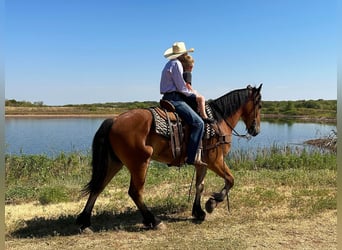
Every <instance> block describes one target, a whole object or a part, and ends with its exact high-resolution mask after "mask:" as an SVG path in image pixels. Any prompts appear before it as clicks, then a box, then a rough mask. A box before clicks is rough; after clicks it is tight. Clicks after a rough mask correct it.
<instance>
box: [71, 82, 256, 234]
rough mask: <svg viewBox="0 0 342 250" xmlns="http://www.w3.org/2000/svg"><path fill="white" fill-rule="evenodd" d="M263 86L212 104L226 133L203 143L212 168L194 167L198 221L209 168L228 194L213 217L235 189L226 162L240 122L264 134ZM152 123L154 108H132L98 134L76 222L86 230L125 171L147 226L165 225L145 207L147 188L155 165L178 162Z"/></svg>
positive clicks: (214, 201)
mask: <svg viewBox="0 0 342 250" xmlns="http://www.w3.org/2000/svg"><path fill="white" fill-rule="evenodd" d="M261 87H262V84H260V86H259V87H258V88H256V87H251V86H250V85H248V86H247V88H244V89H238V90H233V91H231V92H229V93H228V94H226V95H224V96H222V97H219V98H217V99H215V100H210V101H208V102H207V105H209V106H210V108H211V110H212V112H213V116H214V118H215V119H216V121H217V127H218V128H219V130H220V132H221V133H220V135H217V134H216V135H214V136H211V137H210V138H204V139H203V146H204V148H203V156H202V160H204V161H205V162H206V163H207V164H208V165H207V166H206V167H204V166H195V170H196V178H195V179H196V181H195V188H196V194H195V199H194V203H193V208H192V215H193V217H194V218H195V219H197V220H199V221H203V220H204V219H205V216H206V213H205V211H204V210H203V209H202V207H201V196H202V193H203V190H204V177H205V176H206V172H207V169H210V170H212V171H213V172H215V173H216V174H217V175H218V176H220V177H222V178H223V179H224V187H223V189H222V190H221V191H220V192H219V193H214V194H213V195H212V196H211V197H210V198H209V200H208V201H207V203H206V205H205V209H206V211H207V212H208V213H211V212H212V211H213V210H214V208H215V207H216V206H217V205H218V204H219V203H220V202H222V201H223V200H224V197H225V196H226V195H228V192H229V190H230V189H231V188H232V187H233V185H234V177H233V175H232V173H231V170H230V168H229V166H228V165H227V163H226V162H225V161H224V157H225V156H226V155H227V154H228V152H229V151H230V148H231V137H232V134H233V133H236V131H235V129H234V127H235V126H236V125H237V123H238V121H239V120H240V118H241V119H242V120H243V121H244V123H245V125H246V129H247V132H248V134H250V135H251V136H256V135H257V134H258V133H259V132H260V110H261V93H260V92H261ZM152 124H153V116H152V113H151V111H150V110H149V109H133V110H130V111H127V112H125V113H122V114H120V115H119V116H118V117H116V118H110V119H106V120H105V121H103V123H102V124H101V126H100V128H99V129H98V130H97V132H96V134H95V136H94V139H93V144H92V177H91V180H90V181H89V183H88V184H87V185H86V186H85V188H84V189H83V191H84V192H85V193H86V194H89V197H88V200H87V203H86V205H85V207H84V209H83V211H82V212H81V213H80V214H79V215H78V217H77V220H76V223H77V224H78V225H80V230H81V231H82V230H84V229H86V228H87V227H89V226H90V225H91V222H90V218H91V212H92V209H93V207H94V204H95V202H96V199H97V198H98V196H99V195H100V193H101V192H102V191H103V190H104V188H105V187H106V186H107V184H108V183H109V182H110V181H111V179H112V178H113V177H114V176H115V175H116V174H117V173H118V172H119V170H121V169H122V167H123V166H126V167H127V168H128V170H129V172H130V175H131V179H130V186H129V190H128V194H129V196H130V197H131V198H132V200H133V201H134V203H135V204H136V206H137V208H138V209H139V211H140V212H141V215H142V217H143V224H144V226H145V227H147V228H154V229H157V228H159V227H160V226H162V222H161V220H160V219H159V218H158V217H156V216H155V215H154V214H152V212H151V211H150V210H149V209H148V208H147V206H146V205H145V202H144V199H143V189H144V184H145V179H146V174H147V169H148V166H149V163H150V161H151V160H156V161H159V162H163V163H167V164H170V163H172V162H173V160H174V159H173V155H172V152H171V151H172V150H171V148H170V142H169V139H167V138H165V137H163V136H161V135H159V134H157V133H156V132H155V131H154V130H153V129H152V127H153V126H152ZM183 148H186V147H184V146H183ZM185 155H186V154H183V156H182V157H185ZM183 162H184V161H183Z"/></svg>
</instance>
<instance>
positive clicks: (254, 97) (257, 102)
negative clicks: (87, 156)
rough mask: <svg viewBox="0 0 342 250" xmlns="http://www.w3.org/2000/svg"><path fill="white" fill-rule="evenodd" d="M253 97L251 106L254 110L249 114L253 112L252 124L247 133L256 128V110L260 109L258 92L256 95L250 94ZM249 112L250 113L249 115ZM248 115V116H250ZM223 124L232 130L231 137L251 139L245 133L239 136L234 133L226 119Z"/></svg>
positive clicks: (248, 134)
mask: <svg viewBox="0 0 342 250" xmlns="http://www.w3.org/2000/svg"><path fill="white" fill-rule="evenodd" d="M252 95H253V105H254V108H253V110H252V111H251V112H254V120H253V121H252V124H251V126H250V127H249V128H247V131H250V130H251V129H253V130H255V127H256V120H257V114H258V109H259V107H260V104H259V103H260V98H258V97H259V96H260V95H259V92H257V93H252ZM251 112H250V113H251ZM250 113H249V114H248V116H249V115H250ZM223 120H224V122H225V123H226V125H227V126H228V127H229V128H230V129H231V130H232V135H234V136H237V137H240V138H245V139H247V140H250V139H251V138H252V135H251V134H250V133H249V132H247V133H246V134H240V133H239V132H238V131H236V129H235V128H234V127H233V126H232V125H231V124H230V123H229V121H228V120H226V119H223Z"/></svg>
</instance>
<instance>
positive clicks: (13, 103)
mask: <svg viewBox="0 0 342 250" xmlns="http://www.w3.org/2000/svg"><path fill="white" fill-rule="evenodd" d="M5 106H9V107H43V106H45V105H44V103H43V102H28V101H17V100H15V99H10V100H6V101H5Z"/></svg>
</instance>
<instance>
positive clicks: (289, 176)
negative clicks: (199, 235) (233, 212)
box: [5, 146, 337, 216]
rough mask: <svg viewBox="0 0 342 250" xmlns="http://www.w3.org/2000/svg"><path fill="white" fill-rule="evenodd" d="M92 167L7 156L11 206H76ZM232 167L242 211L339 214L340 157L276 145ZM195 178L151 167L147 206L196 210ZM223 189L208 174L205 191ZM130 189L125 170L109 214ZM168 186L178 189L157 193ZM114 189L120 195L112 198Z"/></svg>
mask: <svg viewBox="0 0 342 250" xmlns="http://www.w3.org/2000/svg"><path fill="white" fill-rule="evenodd" d="M90 163H91V157H90V155H83V154H80V153H77V152H75V153H70V154H64V153H61V154H60V155H58V156H56V157H48V156H46V155H19V156H16V155H7V156H6V186H7V190H6V194H5V196H6V203H7V204H13V203H15V204H17V203H23V202H29V201H39V203H40V204H43V205H45V204H50V203H59V202H71V201H77V200H79V199H80V198H81V196H80V190H81V189H82V187H83V186H84V185H85V184H86V183H87V182H88V181H89V179H90V174H91V169H90ZM227 163H228V164H229V165H230V166H231V168H232V171H233V173H234V175H235V178H236V186H235V187H234V188H233V190H232V195H233V197H234V198H233V199H234V204H235V206H237V207H261V206H262V207H265V206H266V207H272V206H278V205H279V204H280V203H284V199H285V200H287V203H288V206H289V207H290V208H292V209H295V210H297V211H299V212H300V213H302V215H304V216H309V215H311V214H315V213H318V212H320V211H323V210H326V209H336V195H337V188H336V174H337V171H336V154H335V153H332V152H325V153H322V152H321V151H307V150H302V149H301V150H299V149H291V148H288V147H278V146H273V147H272V148H271V149H259V150H257V151H256V152H250V153H248V152H244V151H237V152H235V153H233V154H232V155H231V156H230V157H229V159H227ZM192 175H193V168H192V167H183V168H180V169H178V168H169V167H167V166H166V165H164V164H161V163H158V162H152V163H151V166H150V169H149V172H148V178H147V183H146V194H147V197H146V202H148V204H150V205H151V206H153V207H160V208H162V209H163V210H165V211H164V212H169V213H175V212H177V211H179V210H184V209H191V204H189V203H188V202H187V195H188V190H187V189H188V188H189V185H190V182H191V179H192ZM222 184H223V180H221V181H219V177H217V176H216V175H215V174H214V173H212V172H211V171H209V172H208V175H207V177H206V190H211V191H214V190H219V189H220V188H221V186H222ZM128 185H129V173H128V171H127V170H126V169H125V168H124V169H123V170H122V171H121V172H119V173H118V174H117V176H116V177H115V178H114V179H113V180H112V182H111V183H110V185H109V187H107V188H106V189H105V191H104V193H103V194H102V196H104V197H108V198H110V199H111V200H113V202H110V205H109V206H110V209H114V210H115V209H118V210H120V209H122V203H121V202H120V200H122V199H123V197H125V199H126V200H127V198H128V197H127V189H128ZM163 186H173V187H172V188H171V189H170V188H165V190H158V192H156V191H155V190H156V188H162V187H163ZM246 187H248V188H247V189H246ZM286 187H288V188H289V191H290V192H291V193H292V194H291V195H290V196H286V194H285V193H282V191H281V188H286ZM279 188H280V189H279ZM113 189H114V190H120V191H119V192H115V193H113V192H112V190H113ZM151 190H154V191H152V192H151ZM152 194H154V195H152ZM175 194H176V195H175ZM107 208H108V209H109V207H107ZM107 208H104V209H107Z"/></svg>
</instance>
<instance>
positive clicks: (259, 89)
mask: <svg viewBox="0 0 342 250" xmlns="http://www.w3.org/2000/svg"><path fill="white" fill-rule="evenodd" d="M261 87H262V83H260V86H259V88H258V93H260V91H261Z"/></svg>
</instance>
